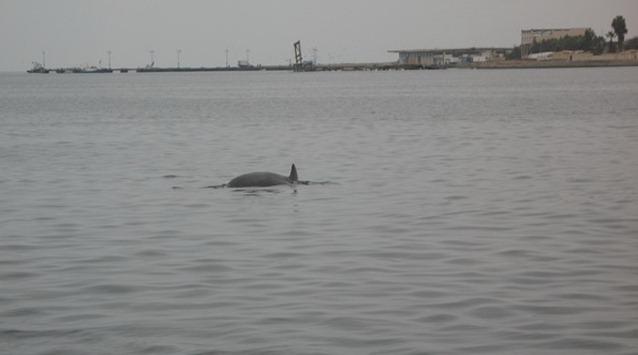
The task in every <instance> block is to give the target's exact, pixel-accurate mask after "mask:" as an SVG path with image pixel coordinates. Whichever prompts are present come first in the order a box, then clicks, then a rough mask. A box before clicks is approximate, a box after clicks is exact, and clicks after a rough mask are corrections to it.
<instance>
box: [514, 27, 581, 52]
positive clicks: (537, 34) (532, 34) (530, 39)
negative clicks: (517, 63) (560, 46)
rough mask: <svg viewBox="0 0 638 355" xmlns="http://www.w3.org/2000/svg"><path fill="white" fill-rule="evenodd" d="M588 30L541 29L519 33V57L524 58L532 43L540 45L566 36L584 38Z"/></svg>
mask: <svg viewBox="0 0 638 355" xmlns="http://www.w3.org/2000/svg"><path fill="white" fill-rule="evenodd" d="M587 30H588V28H584V27H583V28H543V29H531V30H522V31H521V56H522V57H523V58H526V57H527V56H528V55H529V50H530V48H531V47H532V44H533V43H534V42H536V43H540V42H542V41H546V40H550V39H559V38H563V37H566V36H570V37H578V36H584V35H585V31H587Z"/></svg>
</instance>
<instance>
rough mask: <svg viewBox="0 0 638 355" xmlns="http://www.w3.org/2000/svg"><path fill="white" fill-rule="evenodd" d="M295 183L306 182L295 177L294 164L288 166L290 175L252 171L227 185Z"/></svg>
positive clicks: (246, 185) (253, 185)
mask: <svg viewBox="0 0 638 355" xmlns="http://www.w3.org/2000/svg"><path fill="white" fill-rule="evenodd" d="M295 183H306V182H305V181H301V182H300V181H299V179H298V178H297V168H296V167H295V164H292V166H291V167H290V175H288V176H283V175H279V174H275V173H269V172H254V173H248V174H244V175H239V176H238V177H236V178H234V179H232V180H230V181H229V182H228V184H226V185H225V186H227V187H266V186H275V185H292V184H295Z"/></svg>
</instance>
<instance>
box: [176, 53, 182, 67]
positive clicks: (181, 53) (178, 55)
mask: <svg viewBox="0 0 638 355" xmlns="http://www.w3.org/2000/svg"><path fill="white" fill-rule="evenodd" d="M180 54H182V50H181V49H178V50H177V69H179V55H180Z"/></svg>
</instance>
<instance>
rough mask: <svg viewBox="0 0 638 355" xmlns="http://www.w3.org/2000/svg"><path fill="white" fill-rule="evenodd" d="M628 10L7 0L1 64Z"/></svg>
mask: <svg viewBox="0 0 638 355" xmlns="http://www.w3.org/2000/svg"><path fill="white" fill-rule="evenodd" d="M618 14H621V15H623V16H624V17H625V19H626V20H627V27H628V30H629V33H628V37H631V36H636V35H638V1H636V0H534V1H526V0H445V1H443V0H436V1H429V0H394V1H391V0H314V1H309V0H208V1H206V0H181V1H178V0H174V1H169V0H111V1H106V0H55V1H54V0H0V51H1V54H0V71H14V70H18V71H22V70H26V69H28V68H30V66H31V62H32V61H34V60H38V61H39V60H40V58H41V51H43V50H44V51H46V53H47V66H48V67H61V66H77V65H84V64H89V65H96V64H97V63H98V60H100V59H102V60H103V63H104V64H106V58H107V54H106V52H107V51H108V50H111V51H112V65H113V66H114V67H118V66H129V67H136V66H144V65H145V64H147V63H148V62H149V58H150V54H149V51H150V50H154V51H155V58H156V65H158V66H174V65H176V61H177V54H176V50H177V49H178V48H179V49H181V50H182V54H181V62H182V65H183V66H223V65H224V64H225V60H226V59H225V58H226V55H225V49H226V48H228V50H229V53H230V54H229V59H230V63H231V64H233V65H234V64H235V63H236V61H237V60H238V59H245V58H246V50H247V49H249V50H250V61H251V62H252V63H255V64H284V63H287V62H288V60H289V58H291V57H292V42H293V41H295V40H298V39H300V40H301V42H302V47H303V50H304V55H305V56H308V57H309V56H310V55H311V54H312V51H311V49H312V48H317V50H318V57H319V61H320V62H324V63H325V62H346V61H357V62H362V61H385V60H394V59H396V56H395V55H392V54H388V53H387V50H388V49H399V48H447V47H466V46H511V45H514V44H517V43H518V42H519V41H520V31H521V29H524V28H543V27H591V28H593V29H594V31H596V33H598V34H604V33H606V32H607V31H609V30H610V24H611V20H612V18H613V17H614V16H615V15H618Z"/></svg>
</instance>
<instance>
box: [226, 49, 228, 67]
mask: <svg viewBox="0 0 638 355" xmlns="http://www.w3.org/2000/svg"><path fill="white" fill-rule="evenodd" d="M226 68H228V48H226Z"/></svg>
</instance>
